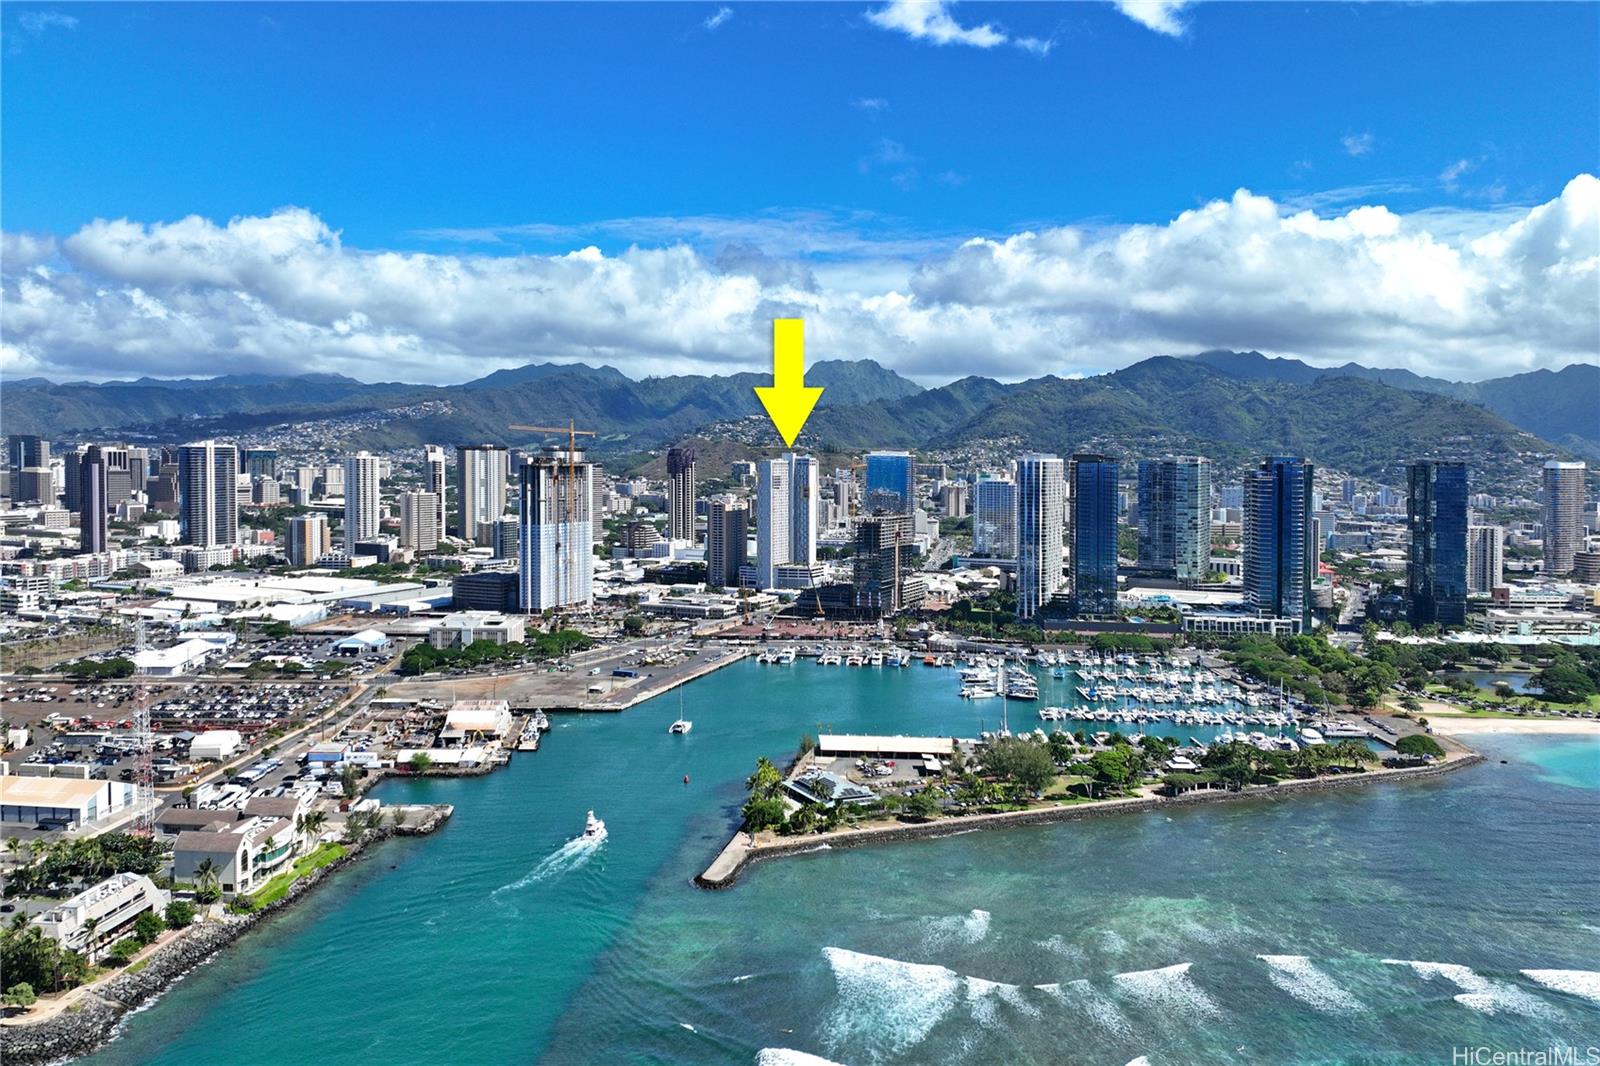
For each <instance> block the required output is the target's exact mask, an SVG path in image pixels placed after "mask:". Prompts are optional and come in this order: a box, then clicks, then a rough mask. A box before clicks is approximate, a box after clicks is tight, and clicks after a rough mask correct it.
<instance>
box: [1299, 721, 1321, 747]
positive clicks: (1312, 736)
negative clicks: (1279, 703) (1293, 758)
mask: <svg viewBox="0 0 1600 1066" xmlns="http://www.w3.org/2000/svg"><path fill="white" fill-rule="evenodd" d="M1300 743H1302V744H1304V745H1305V746H1306V747H1308V748H1313V747H1316V746H1317V745H1318V744H1322V743H1324V741H1323V739H1322V734H1321V733H1319V732H1317V731H1316V730H1315V729H1312V728H1311V727H1310V726H1307V727H1306V728H1304V729H1302V730H1300Z"/></svg>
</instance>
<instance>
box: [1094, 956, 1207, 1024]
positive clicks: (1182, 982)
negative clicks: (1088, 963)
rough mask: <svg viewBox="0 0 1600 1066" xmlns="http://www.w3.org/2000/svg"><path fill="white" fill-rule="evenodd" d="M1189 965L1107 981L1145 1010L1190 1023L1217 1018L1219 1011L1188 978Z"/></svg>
mask: <svg viewBox="0 0 1600 1066" xmlns="http://www.w3.org/2000/svg"><path fill="white" fill-rule="evenodd" d="M1192 965H1193V963H1188V962H1180V963H1178V964H1177V965H1175V966H1163V967H1161V968H1160V969H1157V970H1135V971H1133V972H1131V973H1119V974H1117V975H1116V976H1115V977H1113V978H1112V979H1111V980H1112V982H1113V983H1114V984H1115V985H1116V986H1117V988H1118V990H1120V991H1122V992H1125V993H1126V994H1128V995H1129V996H1132V997H1133V998H1134V999H1137V1000H1139V1001H1140V1002H1141V1003H1143V1004H1144V1005H1145V1006H1147V1007H1152V1008H1154V1009H1156V1010H1159V1011H1164V1012H1168V1013H1171V1014H1175V1015H1181V1016H1183V1017H1186V1018H1190V1019H1200V1018H1217V1017H1220V1016H1221V1014H1222V1009H1221V1008H1220V1007H1218V1006H1217V1004H1216V1002H1215V1001H1214V1000H1213V999H1212V998H1211V997H1210V996H1208V995H1206V993H1205V990H1204V989H1202V988H1201V987H1200V986H1199V985H1197V984H1195V983H1194V980H1193V979H1192V978H1191V977H1190V976H1189V967H1190V966H1192Z"/></svg>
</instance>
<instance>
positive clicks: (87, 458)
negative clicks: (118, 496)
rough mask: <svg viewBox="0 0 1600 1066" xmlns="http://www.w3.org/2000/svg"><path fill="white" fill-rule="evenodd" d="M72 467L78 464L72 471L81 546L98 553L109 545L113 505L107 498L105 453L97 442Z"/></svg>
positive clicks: (86, 449) (89, 551)
mask: <svg viewBox="0 0 1600 1066" xmlns="http://www.w3.org/2000/svg"><path fill="white" fill-rule="evenodd" d="M69 466H75V467H76V470H74V471H73V474H75V475H76V476H75V478H74V480H75V481H76V482H77V487H76V491H75V493H74V494H75V495H76V496H77V498H78V547H79V548H81V549H82V550H83V551H85V552H88V553H91V554H94V555H98V554H99V553H101V552H103V551H106V550H107V548H108V547H109V538H108V533H109V529H108V527H107V522H108V516H109V514H110V512H111V505H110V501H109V500H108V499H107V497H106V460H105V454H104V453H103V452H102V451H101V449H100V446H99V445H98V444H91V445H89V447H87V448H85V449H84V450H83V454H82V455H81V456H79V457H78V461H77V462H76V463H72V464H69Z"/></svg>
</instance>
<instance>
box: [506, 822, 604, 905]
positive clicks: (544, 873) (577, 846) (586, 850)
mask: <svg viewBox="0 0 1600 1066" xmlns="http://www.w3.org/2000/svg"><path fill="white" fill-rule="evenodd" d="M605 842H606V832H605V830H603V829H602V830H601V831H600V832H599V834H598V835H596V836H592V837H591V836H580V837H573V838H572V839H571V840H569V841H567V842H566V843H565V844H563V845H561V846H560V847H559V848H557V849H556V850H554V851H552V852H551V853H550V854H548V855H546V856H545V857H544V858H542V859H540V860H539V863H538V865H536V866H535V867H534V868H533V869H531V870H529V871H528V872H527V873H526V874H524V875H523V876H522V877H520V878H518V879H517V880H515V881H512V882H511V883H510V884H505V885H501V886H500V887H499V888H497V889H495V890H494V891H493V892H491V893H489V898H490V899H499V898H500V897H501V896H503V895H506V894H507V893H510V892H520V891H521V890H522V889H524V888H527V887H529V886H530V885H535V884H538V883H539V882H540V881H548V880H550V879H551V878H554V877H560V876H562V875H563V874H569V873H571V872H572V871H574V870H579V869H582V868H583V867H584V866H585V865H587V864H588V862H589V860H590V859H592V858H594V857H595V853H596V852H598V851H599V850H600V848H601V846H602V845H603V844H605Z"/></svg>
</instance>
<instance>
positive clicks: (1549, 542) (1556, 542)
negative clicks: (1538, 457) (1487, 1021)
mask: <svg viewBox="0 0 1600 1066" xmlns="http://www.w3.org/2000/svg"><path fill="white" fill-rule="evenodd" d="M1587 470H1588V467H1586V466H1585V465H1584V464H1583V463H1562V462H1556V461H1554V460H1552V461H1550V462H1548V463H1545V464H1544V572H1545V573H1546V574H1570V573H1572V555H1573V553H1574V552H1577V551H1581V550H1583V478H1584V474H1585V472H1586V471H1587Z"/></svg>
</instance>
